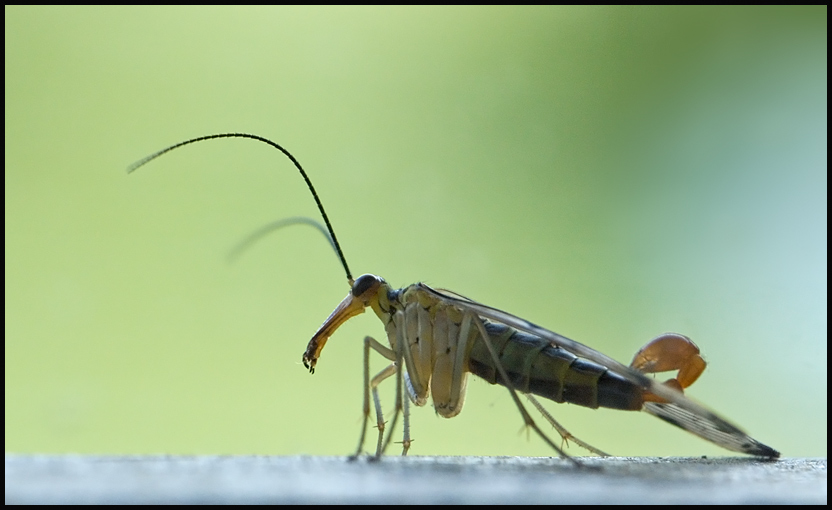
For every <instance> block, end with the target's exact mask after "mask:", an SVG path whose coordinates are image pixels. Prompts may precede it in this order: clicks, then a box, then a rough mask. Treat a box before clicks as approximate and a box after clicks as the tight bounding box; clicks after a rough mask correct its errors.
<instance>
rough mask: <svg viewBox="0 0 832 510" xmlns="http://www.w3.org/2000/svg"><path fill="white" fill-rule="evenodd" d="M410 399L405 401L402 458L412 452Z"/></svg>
mask: <svg viewBox="0 0 832 510" xmlns="http://www.w3.org/2000/svg"><path fill="white" fill-rule="evenodd" d="M411 442H412V441H411V440H410V399H409V398H406V399H404V435H402V457H404V456H405V455H407V451H408V450H410V443H411Z"/></svg>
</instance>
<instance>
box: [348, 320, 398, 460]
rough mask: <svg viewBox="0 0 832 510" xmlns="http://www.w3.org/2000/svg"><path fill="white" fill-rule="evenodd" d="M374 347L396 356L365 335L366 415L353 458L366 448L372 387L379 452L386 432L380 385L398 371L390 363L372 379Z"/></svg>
mask: <svg viewBox="0 0 832 510" xmlns="http://www.w3.org/2000/svg"><path fill="white" fill-rule="evenodd" d="M371 347H372V348H373V349H374V350H375V351H376V352H378V353H379V354H381V355H382V356H384V357H385V358H387V359H389V360H393V359H395V358H396V356H395V354H394V353H393V351H392V350H391V349H388V348H387V347H385V346H383V345H381V344H380V343H379V342H377V341H376V340H375V339H374V338H373V337H370V336H367V337H364V391H363V393H364V405H363V408H362V412H363V415H364V419H363V424H362V425H361V436H360V437H359V438H358V448H357V449H356V451H355V455H353V456H352V457H350V458H351V459H356V458H358V456H359V455H361V450H362V449H363V448H364V438H365V436H366V434H367V421H369V419H370V389H372V391H373V401H374V402H375V407H376V422H377V423H378V428H379V438H378V445H377V447H376V454H378V451H379V449H380V448H381V440H382V436H383V434H384V418H383V416H382V414H381V404H380V403H379V399H378V385H379V384H380V383H381V381H383V380H385V379H387V378H388V377H390V376H391V375H393V372H395V371H396V365H395V364H390V365H388V366H387V368H385V369H384V370H382V371H381V372H379V373H378V374H377V375H376V376H375V377H373V379H372V381H370V348H371Z"/></svg>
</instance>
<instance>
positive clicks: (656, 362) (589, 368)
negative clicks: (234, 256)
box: [128, 133, 780, 464]
mask: <svg viewBox="0 0 832 510" xmlns="http://www.w3.org/2000/svg"><path fill="white" fill-rule="evenodd" d="M217 138H247V139H252V140H256V141H259V142H262V143H265V144H267V145H270V146H271V147H273V148H275V149H277V150H279V151H280V152H282V153H283V154H284V155H286V157H288V158H289V159H290V160H291V161H292V163H293V164H294V165H295V167H296V168H297V170H298V171H299V172H300V174H301V176H302V177H303V179H304V181H305V182H306V185H307V187H308V188H309V191H310V192H311V193H312V197H313V199H314V200H315V203H316V205H317V206H318V210H319V211H320V213H321V217H322V218H323V220H324V223H325V228H324V227H323V226H320V224H317V226H318V228H319V229H320V230H321V231H322V232H324V234H325V235H327V237H328V239H329V240H330V243H331V244H332V246H333V248H334V249H335V252H336V254H337V256H338V258H339V260H340V262H341V265H342V266H343V268H344V272H345V273H346V276H347V281H348V283H349V286H350V290H349V293H348V294H347V296H346V298H344V299H343V300H342V301H341V303H340V304H339V305H338V306H337V307H336V308H335V310H334V311H333V312H332V313H331V314H330V315H329V317H328V318H327V319H326V320H325V321H324V323H323V324H322V325H321V327H320V328H319V329H318V331H317V332H316V333H315V334H314V335H313V336H312V339H311V340H310V341H309V344H308V345H307V347H306V350H305V351H304V353H303V364H304V366H305V367H306V368H307V369H308V370H309V372H310V373H314V372H315V368H316V365H317V363H318V361H319V359H320V357H321V352H322V351H323V348H324V346H325V345H326V342H327V340H328V339H329V338H330V337H331V336H332V335H333V333H334V332H335V331H336V330H337V329H338V327H340V326H341V325H342V324H343V323H344V322H346V321H347V320H349V319H350V318H351V317H354V316H356V315H358V314H361V313H363V312H364V311H365V310H366V309H367V308H370V309H372V311H373V312H374V313H375V314H376V315H377V316H378V318H379V319H380V320H381V321H382V323H383V324H384V327H385V332H386V335H387V341H388V344H387V345H384V344H382V343H381V342H379V341H377V340H375V339H374V338H372V337H370V336H367V337H365V338H364V346H363V353H364V355H363V364H364V386H363V388H364V389H363V407H362V412H363V424H362V427H361V434H360V437H359V441H358V447H357V449H356V453H355V455H354V457H358V456H359V455H361V454H362V452H363V449H364V443H365V438H366V433H367V428H368V422H369V419H370V396H371V395H372V400H373V404H374V408H375V415H376V425H377V428H378V436H377V439H376V450H375V458H379V457H381V455H382V454H383V453H384V451H385V450H386V448H387V446H388V445H389V443H390V440H391V438H392V435H393V431H394V429H395V425H396V422H397V420H398V418H399V416H400V415H402V416H403V422H404V426H403V429H404V431H403V440H402V455H405V454H406V453H407V452H408V449H409V448H410V443H411V437H410V424H409V416H410V415H409V403H413V404H415V405H416V406H424V405H425V404H426V403H427V402H428V400H429V399H430V400H432V401H433V406H434V408H435V410H436V413H437V414H439V415H440V416H443V417H446V418H452V417H454V416H456V415H457V414H459V412H460V411H461V410H462V406H463V403H464V400H465V393H466V383H467V378H468V376H469V374H474V375H476V376H478V377H481V378H483V379H485V380H486V381H488V382H489V383H491V384H499V385H502V386H505V387H506V388H507V389H508V391H509V393H510V395H511V398H512V400H513V401H514V403H515V405H516V406H517V409H518V410H519V412H520V415H521V417H522V419H523V422H524V424H525V425H526V426H527V427H529V428H531V429H532V430H534V432H535V433H536V434H537V435H538V436H539V437H540V438H541V439H542V440H543V441H544V442H546V443H547V444H548V445H549V446H550V447H552V449H554V450H555V451H556V452H557V453H558V454H559V455H560V456H562V457H564V458H567V459H570V460H572V462H575V463H576V464H577V461H575V460H574V459H572V457H570V456H568V455H567V454H566V453H565V452H564V451H563V449H562V448H560V447H558V445H557V444H555V442H554V441H552V440H551V439H550V438H549V436H548V435H547V434H546V433H545V432H544V431H543V430H541V429H540V427H539V426H538V425H537V423H536V422H535V421H534V419H532V417H531V415H530V414H529V412H528V411H527V409H526V406H525V405H524V404H523V402H522V401H521V400H520V397H519V395H518V394H524V395H525V396H526V398H527V399H528V400H529V402H530V403H531V404H532V405H533V406H534V407H535V408H536V409H537V410H538V411H540V412H541V414H542V415H543V417H544V419H545V420H546V421H547V422H549V423H550V424H551V425H552V426H553V427H554V428H555V429H556V431H557V432H558V433H559V434H560V435H561V437H562V439H563V441H567V440H572V441H574V442H575V443H576V444H578V445H580V446H583V447H585V448H587V449H588V450H590V451H592V452H594V453H596V454H599V455H606V454H605V453H604V452H602V451H601V450H599V449H597V448H594V447H592V446H590V445H588V444H587V443H585V442H583V441H581V440H579V439H578V438H576V437H575V436H573V435H572V434H570V433H569V432H568V431H567V430H566V429H564V428H563V427H562V426H561V425H560V424H559V423H557V421H555V419H554V418H553V417H552V416H551V415H550V414H549V413H548V412H547V411H546V410H545V409H544V408H543V407H542V405H541V404H540V403H539V402H538V400H537V399H536V398H535V395H536V396H539V397H543V398H547V399H550V400H553V401H555V402H559V403H562V402H569V403H573V404H577V405H581V406H585V407H589V408H598V407H606V408H613V409H621V410H631V411H638V410H642V411H646V412H647V413H649V414H652V415H654V416H657V417H658V418H661V419H662V420H664V421H666V422H668V423H671V424H673V425H676V426H677V427H680V428H682V429H684V430H687V431H689V432H692V433H693V434H696V435H697V436H699V437H701V438H703V439H706V440H708V441H710V442H712V443H714V444H717V445H719V446H721V447H723V448H726V449H728V450H732V451H735V452H740V453H746V454H750V455H755V456H760V457H766V458H771V459H774V458H777V457H779V456H780V453H779V452H778V451H777V450H775V449H773V448H771V447H769V446H766V445H765V444H763V443H761V442H759V441H757V440H756V439H753V438H752V437H750V436H748V435H747V434H746V433H745V432H743V431H742V430H740V429H739V428H738V427H736V426H735V425H733V424H731V423H730V422H728V421H727V420H725V419H724V418H722V417H720V416H719V415H717V414H716V413H714V412H713V411H711V410H709V409H707V408H705V407H704V406H702V405H701V404H698V403H696V402H695V401H693V400H691V399H689V398H687V397H685V396H684V394H683V390H684V389H685V388H687V387H688V386H690V385H691V384H693V382H695V381H696V379H697V378H698V377H699V376H700V374H701V373H702V371H703V370H704V369H705V361H704V360H703V359H702V357H701V356H700V353H699V348H698V347H697V346H696V345H695V344H694V343H693V342H692V341H691V340H690V339H689V338H687V337H685V336H683V335H680V334H676V333H666V334H663V335H660V336H658V337H657V338H655V339H653V340H651V341H650V342H648V344H647V345H645V346H644V347H643V348H642V349H640V350H639V351H638V352H637V353H636V355H635V357H634V358H633V361H632V362H631V364H630V366H626V365H623V364H622V363H619V362H618V361H616V360H614V359H612V358H610V357H608V356H606V355H604V354H602V353H600V352H598V351H596V350H595V349H592V348H591V347H587V346H586V345H583V344H581V343H579V342H576V341H574V340H570V339H569V338H566V337H564V336H562V335H559V334H557V333H555V332H553V331H550V330H548V329H545V328H543V327H541V326H538V325H536V324H533V323H531V322H529V321H527V320H524V319H521V318H520V317H518V316H516V315H512V314H510V313H508V312H505V311H502V310H499V309H496V308H492V307H490V306H487V305H484V304H482V303H478V302H476V301H474V300H471V299H468V298H466V297H464V296H462V295H460V294H457V293H454V292H451V291H448V290H443V289H434V288H432V287H429V286H428V285H425V284H424V283H416V284H413V285H410V286H407V287H405V288H402V289H394V288H393V287H391V286H390V285H389V284H388V283H387V282H386V281H385V280H384V279H383V278H381V277H379V276H376V275H373V274H364V275H361V276H359V277H358V278H357V279H353V277H352V273H351V272H350V269H349V266H348V265H347V261H346V258H345V257H344V254H343V252H342V250H341V247H340V244H339V243H338V239H337V238H336V236H335V231H334V229H333V228H332V225H331V224H330V221H329V218H328V217H327V215H326V212H325V211H324V207H323V204H322V203H321V200H320V198H319V197H318V194H317V192H316V191H315V188H314V187H313V186H312V182H311V181H310V179H309V177H308V176H307V174H306V172H305V171H304V170H303V168H302V167H301V165H300V163H299V162H298V161H297V159H295V158H294V156H292V155H291V154H290V153H289V152H288V151H287V150H286V149H284V148H283V147H282V146H280V145H278V144H277V143H275V142H272V141H271V140H268V139H266V138H263V137H260V136H257V135H252V134H246V133H224V134H216V135H209V136H202V137H198V138H193V139H191V140H186V141H184V142H180V143H178V144H175V145H172V146H170V147H167V148H165V149H163V150H161V151H158V152H156V153H154V154H151V155H149V156H147V157H146V158H144V159H142V160H140V161H138V162H136V163H134V164H133V165H131V166H130V167H129V168H128V173H129V172H133V171H134V170H136V169H138V168H139V167H141V166H143V165H145V164H146V163H148V162H150V161H151V160H154V159H156V158H158V157H159V156H161V155H163V154H166V153H168V152H170V151H172V150H174V149H177V148H179V147H182V146H185V145H190V144H193V143H196V142H201V141H205V140H212V139H217ZM301 221H305V222H307V223H310V222H311V223H316V222H314V220H301ZM258 235H259V234H258ZM371 351H375V352H376V353H378V354H380V355H381V356H382V357H383V358H385V359H387V360H388V361H389V362H390V363H389V365H387V367H385V368H384V369H383V370H382V371H381V372H379V373H378V374H376V375H375V376H374V377H372V378H370V368H369V367H370V352H371ZM672 370H677V371H678V372H677V374H676V377H673V378H671V379H670V380H668V381H666V382H664V383H660V382H658V381H656V380H655V379H654V378H652V377H649V376H648V375H646V374H650V373H656V372H666V371H672ZM389 377H395V381H396V382H395V384H396V397H395V398H396V400H395V408H394V410H393V419H392V422H391V425H390V432H389V433H388V434H387V435H386V439H385V429H386V428H387V427H386V424H385V421H384V416H383V413H382V410H381V403H380V399H379V395H378V386H379V385H380V384H381V383H382V382H383V381H384V380H385V379H388V378H389ZM405 392H406V393H407V398H404V395H403V394H404V393H405Z"/></svg>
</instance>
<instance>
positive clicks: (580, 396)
mask: <svg viewBox="0 0 832 510" xmlns="http://www.w3.org/2000/svg"><path fill="white" fill-rule="evenodd" d="M485 329H486V331H488V334H489V337H490V339H491V343H492V345H493V346H494V349H495V350H496V352H497V355H498V357H499V358H500V362H501V363H502V365H503V368H504V369H505V371H506V373H507V374H508V377H509V379H510V380H511V383H512V385H513V386H514V388H515V389H516V390H518V391H522V392H524V393H531V394H534V395H538V396H541V397H544V398H548V399H550V400H554V401H555V402H561V403H562V402H569V403H572V404H577V405H580V406H584V407H591V408H593V409H596V408H598V407H608V408H611V409H621V410H629V411H638V410H641V407H642V404H643V400H642V392H643V390H642V388H641V387H640V386H637V385H635V384H633V383H632V382H630V381H628V380H626V379H624V378H623V377H619V376H617V375H616V374H614V373H612V372H610V371H609V370H607V369H606V368H605V367H604V366H602V365H599V364H598V363H594V362H592V361H588V360H585V359H583V358H579V357H577V356H575V355H574V354H572V353H570V352H568V351H566V350H564V349H561V348H560V347H557V346H554V345H551V344H550V343H549V342H548V341H547V340H544V339H542V338H540V337H536V336H533V335H528V334H526V333H521V332H519V331H517V330H516V329H514V328H510V327H508V326H505V325H503V324H495V323H491V322H486V323H485ZM468 368H469V370H470V371H471V373H472V374H474V375H477V376H479V377H482V378H483V379H485V380H487V381H488V382H490V383H491V384H501V385H503V386H505V385H506V384H505V381H503V378H502V377H501V376H500V374H499V373H498V371H497V369H496V368H495V366H494V361H493V359H492V357H491V355H490V354H489V352H488V349H487V348H486V346H485V344H484V343H483V342H482V339H481V338H478V339H477V341H476V342H475V343H474V346H473V347H472V349H471V354H470V356H469V361H468Z"/></svg>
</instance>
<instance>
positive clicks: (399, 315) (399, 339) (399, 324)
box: [375, 310, 406, 459]
mask: <svg viewBox="0 0 832 510" xmlns="http://www.w3.org/2000/svg"><path fill="white" fill-rule="evenodd" d="M393 321H394V323H395V324H396V362H395V364H396V367H398V370H396V405H395V409H394V410H393V421H392V422H390V432H388V433H387V439H386V440H385V441H384V446H382V448H381V451H380V452H376V457H375V458H376V459H379V458H381V456H382V455H384V452H385V451H386V450H387V446H388V445H389V444H390V439H392V437H393V431H394V430H395V429H396V421H398V419H399V414H401V412H402V384H403V380H402V372H403V371H404V370H402V368H401V366H402V359H403V354H402V351H403V349H404V342H405V340H404V330H405V327H406V326H405V321H404V313H403V312H402V311H401V310H399V311H398V312H396V314H395V315H394V316H393Z"/></svg>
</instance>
